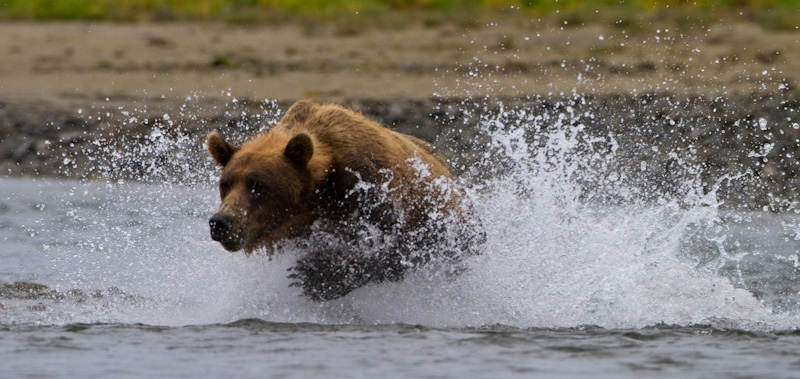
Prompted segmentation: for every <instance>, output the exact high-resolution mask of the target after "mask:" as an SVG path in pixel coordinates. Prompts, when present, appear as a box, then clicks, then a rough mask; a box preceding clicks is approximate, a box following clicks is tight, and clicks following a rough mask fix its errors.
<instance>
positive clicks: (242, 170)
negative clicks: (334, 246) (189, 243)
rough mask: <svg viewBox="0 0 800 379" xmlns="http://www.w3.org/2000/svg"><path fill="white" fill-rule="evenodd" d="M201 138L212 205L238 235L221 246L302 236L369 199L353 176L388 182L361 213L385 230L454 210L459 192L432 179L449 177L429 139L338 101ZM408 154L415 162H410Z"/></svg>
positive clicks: (250, 247) (262, 244)
mask: <svg viewBox="0 0 800 379" xmlns="http://www.w3.org/2000/svg"><path fill="white" fill-rule="evenodd" d="M303 135H305V136H308V138H307V137H305V136H303ZM309 140H310V143H309ZM207 145H208V150H209V153H210V154H211V156H212V157H213V158H214V160H215V161H216V162H217V163H218V164H219V165H220V166H221V167H222V168H223V170H222V175H221V178H220V187H221V197H222V205H221V206H220V208H219V209H218V211H217V212H218V213H224V214H227V215H229V216H231V217H232V219H233V220H234V221H233V224H234V228H233V229H234V231H235V233H232V234H231V236H232V237H231V241H228V243H227V244H226V243H225V242H223V246H225V247H226V248H227V249H228V250H232V251H234V250H239V249H244V250H245V251H246V252H247V253H250V252H252V251H254V250H257V249H266V250H267V251H270V252H271V246H273V245H274V244H275V243H277V242H280V241H281V240H284V239H287V238H291V237H296V236H300V235H303V234H304V233H308V232H309V231H310V226H311V224H312V223H313V222H314V221H316V220H317V219H319V218H325V219H332V220H341V219H345V218H347V217H351V215H352V214H353V212H357V211H358V210H359V207H363V206H364V203H365V202H366V201H368V199H367V196H363V195H357V194H354V193H353V188H354V187H355V186H356V185H357V183H359V181H363V182H366V183H372V184H375V185H387V186H388V196H389V199H388V203H387V204H385V206H382V207H379V209H380V212H376V215H367V217H372V218H374V221H376V222H378V223H382V224H383V225H386V226H387V228H391V227H395V226H396V225H402V228H403V230H405V229H408V230H411V229H413V228H415V227H417V226H419V225H420V224H421V223H422V222H424V220H425V218H426V217H427V214H428V213H429V212H430V211H432V210H436V211H440V212H442V211H444V212H454V213H458V212H461V208H459V205H458V204H459V202H458V201H459V199H458V195H457V193H455V192H447V191H442V190H441V188H439V189H437V188H436V186H433V185H431V182H432V181H435V180H444V181H445V182H447V183H451V182H452V181H453V180H454V178H453V176H452V174H451V173H450V170H449V169H448V167H447V165H446V163H445V160H444V158H443V157H442V156H441V155H439V154H438V153H436V152H435V151H434V150H433V148H432V147H431V146H430V145H428V144H427V143H425V142H423V141H422V140H420V139H418V138H415V137H412V136H408V135H405V134H401V133H397V132H394V131H391V130H389V129H387V128H385V127H383V126H382V125H380V124H378V123H376V122H374V121H371V120H368V119H367V118H365V117H364V116H362V115H361V114H359V113H356V112H354V111H352V110H349V109H346V108H344V107H341V106H338V105H331V104H328V105H320V104H315V103H311V102H307V101H300V102H297V103H295V104H294V105H293V106H292V107H291V108H290V109H289V110H288V111H287V113H286V115H285V116H284V117H283V118H282V119H281V121H280V122H279V123H278V124H277V125H276V126H275V127H273V128H272V129H271V130H269V131H266V132H263V133H261V134H259V135H258V136H256V137H255V138H253V139H252V140H250V141H248V142H246V143H244V144H243V145H242V146H241V147H235V146H233V145H231V144H230V143H228V142H226V141H225V140H224V139H223V138H222V136H221V135H219V134H218V133H217V132H212V133H211V134H209V136H208V140H207ZM410 160H418V161H419V162H420V163H422V165H420V164H417V165H416V166H417V167H413V166H414V165H412V163H410ZM420 166H423V167H424V170H426V171H427V172H426V174H428V175H427V176H426V177H425V178H420V175H421V173H420V170H419V169H420ZM254 183H262V184H263V185H262V186H258V185H256V184H254ZM254 188H256V189H260V190H263V192H264V193H263V194H262V193H259V194H257V193H256V192H254ZM445 192H446V193H445ZM378 213H379V214H378ZM398 220H401V221H398ZM331 254H334V253H331ZM336 254H339V255H341V253H336ZM321 257H322V259H323V260H324V259H327V257H326V256H325V254H322V255H321ZM347 259H349V258H347ZM318 260H319V259H318ZM394 264H395V265H396V264H399V263H397V262H395V263H394ZM323 274H326V275H327V273H323ZM375 275H376V277H380V276H381V275H382V274H381V273H376V274H375ZM328 276H331V275H328ZM365 280H366V279H365ZM362 284H363V283H362ZM351 289H352V288H351ZM348 291H349V290H348ZM345 293H346V292H345Z"/></svg>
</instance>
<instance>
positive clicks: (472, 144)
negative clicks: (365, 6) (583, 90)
mask: <svg viewBox="0 0 800 379" xmlns="http://www.w3.org/2000/svg"><path fill="white" fill-rule="evenodd" d="M183 100H184V101H175V100H172V101H170V100H169V99H167V100H166V101H161V103H160V106H159V104H156V103H157V102H155V101H154V102H150V103H149V104H151V106H150V107H149V108H148V107H143V108H142V109H141V110H139V109H136V107H135V104H132V105H128V107H126V106H125V105H120V101H116V102H114V101H111V102H108V103H107V104H106V105H105V106H94V107H87V108H86V109H83V108H79V109H70V108H64V107H59V106H57V105H55V104H51V103H47V102H45V101H39V102H24V101H12V100H3V99H0V135H2V136H3V138H1V139H0V175H3V176H43V177H60V178H71V179H106V180H137V181H152V182H163V181H167V182H175V183H194V182H211V181H213V174H214V169H213V167H212V166H211V164H210V161H209V160H208V159H207V158H206V156H205V152H204V150H203V149H204V148H203V141H204V137H205V135H206V134H207V133H208V132H209V131H211V130H220V131H222V132H223V133H225V134H227V135H229V136H230V138H232V139H233V140H239V141H241V140H243V139H245V138H247V137H248V136H250V135H252V134H254V133H255V132H256V131H257V130H259V129H260V128H261V127H262V125H264V124H265V123H266V124H268V123H271V122H275V121H276V120H277V118H278V117H279V115H280V113H281V110H285V109H286V108H287V107H288V106H289V105H290V104H291V102H289V101H281V102H264V101H253V100H247V99H238V100H232V99H230V98H221V99H197V98H195V99H189V98H187V99H183ZM123 103H124V102H123ZM343 103H344V104H346V105H348V106H350V107H352V108H354V109H356V110H358V111H361V112H363V113H364V114H365V115H366V116H367V117H370V118H372V119H375V120H378V121H380V122H382V123H384V124H385V125H389V126H390V127H392V128H393V129H395V130H398V131H401V132H405V133H409V134H413V135H416V136H418V137H421V138H423V139H425V140H427V141H430V142H432V143H433V144H434V145H435V146H436V148H437V149H439V150H440V151H442V152H443V153H444V154H445V156H447V157H448V159H449V160H450V162H451V164H452V165H453V167H454V168H455V169H456V171H459V172H461V173H462V174H464V175H471V176H475V175H476V172H478V173H480V175H483V174H485V175H498V174H502V173H501V171H502V169H501V168H499V167H502V166H503V164H500V163H502V162H484V161H482V160H483V157H484V156H485V154H486V153H487V150H488V149H491V147H490V145H491V144H490V143H489V142H490V139H489V137H488V136H487V135H486V133H487V130H489V129H491V128H489V129H487V123H486V122H481V120H491V119H497V118H498V116H497V115H498V114H500V110H501V109H502V110H503V111H505V112H506V114H516V115H517V116H508V117H506V118H502V119H501V121H502V122H504V123H506V124H508V125H511V124H514V122H515V118H516V119H517V120H518V119H519V118H520V117H522V118H524V117H531V116H538V118H537V119H536V121H535V122H534V123H535V127H530V128H527V130H526V131H525V132H524V135H525V136H524V138H525V139H526V140H528V141H529V142H535V143H538V144H540V145H541V146H548V142H547V141H545V140H542V138H543V137H542V136H544V135H552V134H553V132H557V130H556V129H559V130H562V131H570V130H573V131H575V133H580V137H579V138H581V139H582V140H586V139H591V138H593V139H596V140H598V141H600V142H599V143H594V144H593V145H591V148H592V149H594V148H598V149H600V150H603V151H605V152H604V153H602V154H605V158H603V159H604V160H605V161H606V162H604V163H603V165H604V166H605V168H604V169H603V170H598V169H597V168H596V167H595V168H591V167H589V166H591V165H592V163H591V162H590V160H589V159H586V158H585V157H584V159H585V160H586V163H585V164H582V169H584V172H583V173H582V174H581V175H583V176H580V175H578V176H576V178H574V179H576V180H578V181H583V182H586V186H585V188H586V191H587V192H591V193H590V194H589V195H588V197H590V198H594V199H600V198H602V199H603V201H606V202H607V201H625V199H617V200H614V199H613V198H614V195H613V194H612V193H610V192H613V191H610V192H609V191H608V189H609V188H608V187H611V186H605V187H603V186H600V185H598V184H597V183H600V182H601V180H600V179H601V178H592V177H589V175H597V176H603V175H617V174H620V173H621V174H623V176H624V178H623V179H615V180H617V182H616V183H617V184H621V185H626V186H630V187H631V188H640V189H641V192H640V194H639V196H640V197H647V196H662V195H664V194H668V193H676V192H680V191H682V189H681V188H683V187H682V186H683V185H684V183H685V182H686V180H687V179H691V178H699V179H700V180H701V182H702V185H703V186H704V191H706V192H707V191H711V190H715V191H717V195H718V198H719V199H720V200H721V201H723V202H724V204H725V206H733V207H743V208H747V209H770V210H782V209H789V208H794V207H795V205H796V204H795V203H796V202H797V201H798V199H800V170H798V168H800V165H798V160H797V157H798V156H800V130H798V122H800V115H798V112H800V100H798V99H796V98H794V97H792V96H789V95H774V96H755V95H754V96H733V97H726V98H709V97H703V96H695V97H681V96H672V95H664V94H647V95H638V96H634V95H617V96H610V95H609V96H587V97H579V98H578V97H576V98H547V97H531V98H529V97H525V98H502V99H486V100H465V99H440V98H437V99H423V100H419V99H414V100H412V99H395V100H392V101H386V100H372V99H351V100H346V101H344V102H343ZM515 110H518V111H519V112H516V113H515ZM509 111H510V112H509ZM520 112H522V113H520ZM519 115H526V116H519ZM568 133H569V132H568ZM612 145H616V146H612ZM586 146H589V145H586ZM544 148H550V147H544ZM612 149H613V150H614V153H613V158H612V157H611V150H612ZM577 153H578V152H576V154H577ZM561 159H564V157H561ZM615 173H616V174H615ZM590 182H595V183H590ZM606 192H609V193H608V194H607V195H608V196H606Z"/></svg>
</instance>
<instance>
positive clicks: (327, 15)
mask: <svg viewBox="0 0 800 379" xmlns="http://www.w3.org/2000/svg"><path fill="white" fill-rule="evenodd" d="M509 12H514V14H515V16H519V15H524V16H526V17H527V16H530V17H549V18H553V19H556V20H557V21H560V22H561V23H563V24H567V25H581V24H586V23H596V22H613V23H615V24H617V25H622V26H625V25H627V24H631V23H636V22H641V21H642V20H643V19H644V20H646V19H652V18H657V19H664V18H669V19H672V20H673V21H674V20H678V21H680V20H683V22H703V21H705V20H708V19H713V18H720V17H726V16H738V17H745V18H746V19H747V20H750V21H753V22H757V23H759V24H761V25H763V26H764V27H766V28H770V29H797V28H798V26H800V0H594V1H584V0H0V19H5V20H111V21H180V20H221V21H226V22H231V23H241V24H246V23H282V22H292V21H298V20H299V21H301V22H308V21H311V22H318V21H321V20H322V21H332V22H337V21H338V22H340V23H343V24H347V23H349V22H350V21H351V20H352V18H353V16H354V15H369V16H372V17H373V18H374V19H373V23H374V24H376V25H383V26H386V25H388V26H396V27H398V26H399V27H402V26H404V25H406V24H408V23H411V22H421V23H422V24H424V25H426V26H436V25H438V24H441V23H444V22H457V23H469V22H472V23H475V24H476V25H475V26H478V24H479V23H480V22H482V21H484V20H485V19H487V18H490V17H495V18H496V17H499V16H507V15H508V13H509Z"/></svg>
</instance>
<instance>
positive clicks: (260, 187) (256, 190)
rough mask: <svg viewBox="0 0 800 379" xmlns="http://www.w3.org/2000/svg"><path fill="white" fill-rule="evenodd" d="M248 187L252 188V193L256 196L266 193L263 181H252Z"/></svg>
mask: <svg viewBox="0 0 800 379" xmlns="http://www.w3.org/2000/svg"><path fill="white" fill-rule="evenodd" d="M248 187H249V188H250V194H252V195H253V196H254V197H257V196H259V195H262V194H263V193H264V188H265V186H264V183H261V182H259V181H257V180H253V181H250V183H248Z"/></svg>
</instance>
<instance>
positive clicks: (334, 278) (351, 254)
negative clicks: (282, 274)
mask: <svg viewBox="0 0 800 379" xmlns="http://www.w3.org/2000/svg"><path fill="white" fill-rule="evenodd" d="M404 269H405V267H404V265H403V264H402V261H401V257H400V255H399V254H396V253H389V254H377V255H375V256H365V255H363V254H362V253H359V252H355V251H348V250H345V249H342V248H336V249H328V250H319V251H314V252H311V253H309V254H306V255H305V256H304V257H302V258H301V259H299V260H298V261H297V265H296V266H295V267H293V268H291V269H290V270H291V271H292V273H291V274H290V275H289V278H291V279H294V282H293V283H292V284H291V286H292V287H301V288H303V294H304V295H306V296H308V297H310V298H312V299H314V300H316V301H328V300H334V299H338V298H340V297H342V296H345V295H347V294H348V293H350V292H351V291H353V290H355V289H357V288H359V287H362V286H364V285H366V284H367V283H370V282H376V283H379V282H383V281H387V280H389V281H399V280H401V279H402V278H403V271H404Z"/></svg>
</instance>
